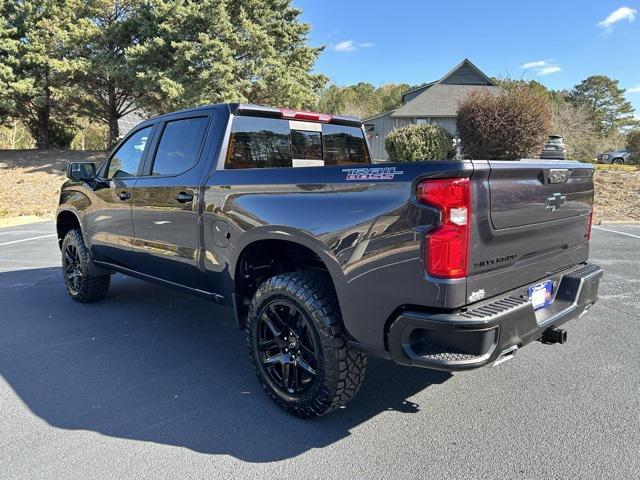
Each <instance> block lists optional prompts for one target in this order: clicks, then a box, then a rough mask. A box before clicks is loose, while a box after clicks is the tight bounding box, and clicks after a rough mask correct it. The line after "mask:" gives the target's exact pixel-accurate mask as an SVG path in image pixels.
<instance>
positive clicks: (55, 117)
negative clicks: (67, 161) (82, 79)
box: [0, 0, 79, 148]
mask: <svg viewBox="0 0 640 480" xmlns="http://www.w3.org/2000/svg"><path fill="white" fill-rule="evenodd" d="M78 7H79V3H78V0H66V1H65V0H57V1H56V0H22V1H19V2H4V4H3V5H2V17H3V19H4V21H5V23H6V24H7V25H9V28H10V32H11V33H10V37H11V40H12V41H15V42H16V43H15V49H14V50H13V55H10V56H8V57H7V58H6V59H5V61H0V62H1V63H2V65H3V69H6V66H7V64H9V65H10V66H11V68H12V78H11V80H10V81H9V82H8V90H9V92H8V93H9V95H10V97H11V102H12V104H13V105H12V108H13V111H14V115H15V116H18V117H20V118H21V119H22V120H23V122H24V123H25V124H26V125H27V127H28V128H29V131H30V132H31V135H32V136H33V137H34V138H35V140H36V145H37V147H38V148H50V147H67V146H68V145H69V144H70V142H71V140H72V139H73V132H74V121H73V117H72V109H71V108H70V103H69V101H70V97H71V95H72V87H71V85H72V84H71V79H72V77H73V72H74V70H75V69H76V68H77V67H78V64H79V61H78V60H75V59H73V58H71V57H70V56H69V55H68V48H69V41H70V35H71V32H72V30H73V28H74V23H75V20H76V18H75V12H77V11H78ZM6 31H7V30H6V29H5V32H6ZM11 48H13V47H11Z"/></svg>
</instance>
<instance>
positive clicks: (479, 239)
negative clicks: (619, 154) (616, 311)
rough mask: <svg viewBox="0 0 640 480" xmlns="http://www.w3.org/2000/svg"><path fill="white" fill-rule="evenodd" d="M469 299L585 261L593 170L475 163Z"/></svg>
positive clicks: (571, 164) (556, 165) (561, 164)
mask: <svg viewBox="0 0 640 480" xmlns="http://www.w3.org/2000/svg"><path fill="white" fill-rule="evenodd" d="M473 164H474V174H473V182H472V188H473V191H472V198H473V200H472V201H473V202H474V205H473V207H474V210H473V221H472V222H471V224H472V230H471V251H470V255H469V276H468V282H467V300H468V302H469V303H471V302H474V301H476V300H481V299H482V298H486V297H490V296H492V295H497V294H500V293H502V292H506V291H508V290H510V289H513V288H516V287H520V286H522V285H526V284H528V283H531V282H535V281H536V280H539V279H542V278H544V277H546V276H549V275H551V274H553V273H555V272H559V271H562V270H564V269H567V268H569V267H571V266H573V265H577V264H579V263H582V262H584V261H586V260H587V256H588V236H589V224H590V215H591V209H592V206H593V168H592V167H591V166H590V165H588V164H582V163H578V162H571V161H568V162H567V161H560V162H559V161H544V160H535V161H533V160H520V161H474V162H473Z"/></svg>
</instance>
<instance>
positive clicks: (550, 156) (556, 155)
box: [540, 150, 567, 160]
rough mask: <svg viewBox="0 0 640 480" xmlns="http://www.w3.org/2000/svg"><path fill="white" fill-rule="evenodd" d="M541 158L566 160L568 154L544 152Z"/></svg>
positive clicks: (558, 151) (553, 151)
mask: <svg viewBox="0 0 640 480" xmlns="http://www.w3.org/2000/svg"><path fill="white" fill-rule="evenodd" d="M540 158H542V159H549V160H566V159H567V154H566V153H565V152H564V151H563V150H543V151H542V154H541V155H540Z"/></svg>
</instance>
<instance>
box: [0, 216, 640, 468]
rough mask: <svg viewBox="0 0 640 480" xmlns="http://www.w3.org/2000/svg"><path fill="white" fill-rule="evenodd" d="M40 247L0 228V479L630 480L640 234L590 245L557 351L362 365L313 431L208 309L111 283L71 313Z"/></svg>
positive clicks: (631, 229) (628, 230)
mask: <svg viewBox="0 0 640 480" xmlns="http://www.w3.org/2000/svg"><path fill="white" fill-rule="evenodd" d="M605 228H606V229H608V230H609V231H608V230H605ZM54 232H55V228H54V226H53V224H52V223H51V222H47V223H39V224H32V225H28V226H22V227H15V228H5V229H0V412H1V413H2V419H1V420H0V425H1V427H0V478H2V479H5V478H6V479H10V478H11V479H13V478H25V479H26V478H29V479H32V478H38V479H42V478H50V479H60V478H73V479H82V478H113V479H123V478H154V479H157V478H179V479H191V478H224V479H229V478H256V479H269V478H292V479H293V478H297V479H308V478H348V479H352V478H353V479H355V478H366V479H377V478H394V479H400V478H415V479H418V478H420V479H426V478H475V479H478V478H490V479H498V478H500V479H502V478H504V479H507V478H616V479H620V478H638V476H639V475H640V473H639V472H640V454H639V453H638V452H639V451H640V349H639V348H638V345H639V344H640V301H639V300H638V296H639V295H640V294H639V291H640V225H624V226H622V225H612V226H603V227H597V228H596V229H594V233H593V240H592V250H591V260H592V261H593V262H595V263H598V264H600V265H602V266H603V267H604V268H605V277H604V278H603V280H602V282H601V286H600V301H599V302H598V303H597V304H596V305H595V306H594V307H593V308H592V309H591V310H590V311H589V312H588V313H587V315H585V316H584V317H583V318H581V319H579V320H574V321H573V322H571V323H569V324H567V326H566V328H567V330H568V334H569V342H568V344H566V345H562V346H560V345H554V346H548V345H542V344H539V343H535V344H532V345H530V346H528V347H527V348H524V349H522V350H521V351H520V352H519V353H518V355H517V356H516V358H515V359H514V360H511V361H508V362H506V363H504V364H502V365H500V366H498V367H496V368H484V369H481V370H476V371H472V372H465V373H460V374H455V375H449V374H446V373H440V372H432V371H428V370H421V369H409V368H404V367H400V366H396V365H394V364H392V363H390V362H385V361H378V360H371V361H370V363H369V369H368V374H367V380H366V382H365V385H364V387H363V389H362V390H361V392H360V393H359V395H358V396H357V398H356V399H355V400H354V401H353V402H352V403H351V405H350V406H349V407H348V408H346V409H344V410H341V411H339V412H337V413H335V414H333V415H330V416H327V417H324V418H321V419H319V420H315V421H305V420H299V419H297V418H294V417H291V416H288V415H286V414H284V413H282V412H281V411H280V410H279V409H278V408H277V407H276V406H275V405H273V404H272V403H271V401H270V400H268V398H267V397H266V395H264V394H263V393H262V392H261V391H260V390H259V388H258V386H257V382H256V380H255V379H254V374H253V372H252V371H251V369H250V366H249V363H248V360H247V355H246V348H245V344H244V339H243V336H242V334H241V333H240V332H239V331H238V330H237V329H236V328H235V326H234V325H233V322H232V320H231V319H230V318H229V317H228V316H226V315H225V311H224V310H222V309H221V308H220V307H218V306H216V305H214V304H211V303H208V302H206V301H204V300H200V299H198V298H194V297H191V296H188V295H185V294H182V293H179V292H175V291H173V290H167V289H165V288H162V287H158V286H155V285H151V284H147V283H144V282H141V281H138V280H134V279H129V278H126V277H124V276H121V275H117V276H115V278H114V279H113V281H112V286H111V290H110V294H109V297H108V298H107V299H106V300H105V301H103V302H99V303H96V304H90V305H80V304H77V303H75V302H73V301H72V300H71V299H69V298H68V297H67V295H66V292H65V288H64V283H63V280H62V274H61V271H60V267H59V263H60V261H59V252H58V249H57V245H56V239H55V235H54Z"/></svg>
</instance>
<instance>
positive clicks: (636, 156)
mask: <svg viewBox="0 0 640 480" xmlns="http://www.w3.org/2000/svg"><path fill="white" fill-rule="evenodd" d="M626 143H627V150H628V151H629V152H630V153H631V155H630V157H629V158H630V160H631V163H635V164H636V165H640V129H636V130H630V131H628V132H627V138H626Z"/></svg>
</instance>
